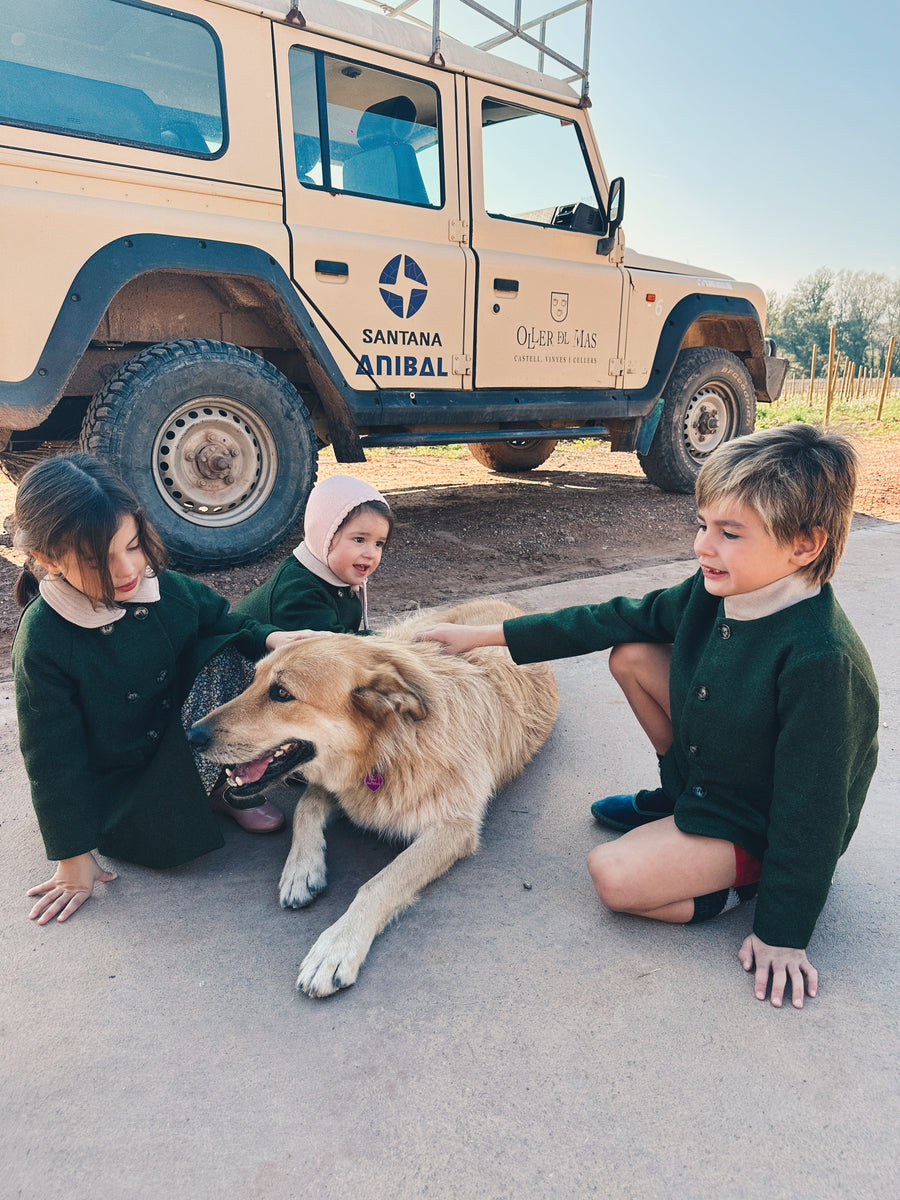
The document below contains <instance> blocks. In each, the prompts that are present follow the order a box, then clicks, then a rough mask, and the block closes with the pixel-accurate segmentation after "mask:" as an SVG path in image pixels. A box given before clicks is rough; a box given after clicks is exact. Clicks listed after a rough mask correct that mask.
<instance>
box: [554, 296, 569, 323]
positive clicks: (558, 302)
mask: <svg viewBox="0 0 900 1200" xmlns="http://www.w3.org/2000/svg"><path fill="white" fill-rule="evenodd" d="M568 315H569V293H568V292H551V293H550V316H551V317H552V318H553V320H554V321H564V320H565V319H566V317H567V316H568Z"/></svg>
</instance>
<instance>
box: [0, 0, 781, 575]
mask: <svg viewBox="0 0 900 1200" xmlns="http://www.w3.org/2000/svg"><path fill="white" fill-rule="evenodd" d="M562 61H564V60H562ZM584 78H586V76H585V77H584ZM0 212H2V217H3V219H2V223H0V264H2V287H0V449H2V450H3V455H2V461H3V463H4V464H5V466H6V468H7V470H8V471H10V472H15V471H16V470H18V469H20V468H21V465H22V463H23V462H27V461H30V458H31V457H32V456H33V455H34V454H35V453H39V452H45V451H46V450H47V449H53V448H56V447H58V446H59V445H60V443H65V442H67V441H72V440H78V439H80V442H81V445H82V446H83V447H86V448H88V449H90V450H92V451H95V452H96V453H97V454H99V455H101V456H103V457H105V458H107V459H108V460H110V461H111V462H112V463H113V464H114V465H115V466H116V467H117V468H118V469H119V471H120V472H121V473H122V474H123V475H124V476H125V478H126V479H127V480H128V481H129V482H130V483H131V485H132V487H133V488H134V489H135V491H136V492H137V493H138V495H139V496H140V498H141V499H142V501H143V503H144V505H145V506H146V508H147V510H148V512H149V514H150V516H151V519H152V520H153V521H154V523H155V524H156V525H157V527H158V528H159V530H160V532H161V533H162V535H163V537H164V538H165V540H166V542H167V544H168V546H169V549H170V551H171V553H172V555H173V558H174V559H175V560H176V561H178V562H180V563H182V564H184V565H187V566H193V567H202V566H204V565H207V564H213V563H214V564H217V565H225V564H235V563H239V562H243V561H247V560H250V559H252V558H254V557H255V556H257V555H260V554H262V553H263V552H265V551H266V550H267V549H270V548H271V547H272V546H273V545H275V544H276V543H277V542H278V541H280V540H281V539H282V538H284V537H285V536H286V535H287V534H288V533H289V531H290V530H291V528H292V526H293V525H294V524H295V523H296V521H297V520H298V517H299V515H300V514H301V512H302V510H303V506H304V503H305V500H306V496H307V494H308V492H309V489H310V487H311V486H312V484H313V482H314V480H315V476H316V464H317V453H318V449H319V447H321V446H323V445H326V444H330V445H331V446H333V447H334V451H335V454H336V457H337V459H338V461H339V462H342V463H348V464H352V463H356V462H362V461H365V452H366V450H367V448H369V447H371V446H421V445H433V444H437V443H449V442H466V443H470V444H471V448H472V452H473V453H474V454H475V456H476V457H477V458H478V459H479V461H481V462H483V463H485V464H486V465H487V466H490V467H493V468H494V469H497V470H501V471H516V470H526V469H528V468H531V467H535V466H537V465H538V464H539V463H541V462H543V461H544V460H545V459H546V458H547V456H548V455H549V454H550V453H551V452H552V450H553V447H554V445H555V444H556V442H557V441H558V440H559V439H565V438H575V437H603V438H608V439H610V441H611V443H612V448H613V449H614V450H626V451H633V450H636V451H637V453H638V455H639V456H640V461H641V464H642V465H643V467H644V470H645V472H646V474H647V475H648V477H649V478H650V479H651V480H652V481H653V482H654V483H656V484H658V485H659V486H660V487H663V488H667V489H672V490H688V489H690V488H691V487H692V485H693V480H694V477H695V475H696V473H697V471H698V469H699V467H700V465H701V464H702V462H703V460H704V458H705V457H706V456H707V455H708V454H709V453H710V451H712V450H713V449H714V448H715V447H716V446H717V445H718V444H719V443H720V442H722V441H724V440H725V439H727V438H731V437H733V436H735V435H736V434H740V433H743V432H745V431H747V430H749V429H751V428H752V427H753V424H754V414H755V405H756V401H757V399H760V400H763V401H765V400H774V399H776V398H777V395H778V393H779V391H780V388H781V383H782V380H783V376H784V365H785V364H784V362H783V360H780V359H776V358H775V357H774V356H773V353H772V352H771V350H772V348H771V347H769V350H770V352H769V353H767V346H766V343H765V340H764V320H765V302H764V297H763V294H762V292H761V291H760V290H759V289H758V288H756V287H754V286H751V285H749V284H742V283H736V282H735V281H734V280H732V279H730V278H728V277H726V276H724V275H719V274H715V273H714V272H711V271H701V270H699V269H697V268H694V267H689V266H685V265H683V264H679V263H672V262H665V261H662V260H659V259H652V258H646V257H643V256H642V255H640V254H636V253H633V252H632V251H631V250H629V249H627V248H626V246H625V242H624V237H623V230H622V227H621V222H622V216H623V212H624V184H623V183H622V181H621V180H620V179H618V180H613V181H612V182H610V181H609V180H608V178H607V175H606V172H605V170H604V168H603V164H602V162H601V159H600V154H599V151H598V149H597V144H596V141H595V138H594V134H593V131H592V129H591V125H590V122H589V119H588V106H587V105H586V103H585V91H584V87H582V89H581V90H580V91H579V90H578V89H573V88H572V87H571V86H570V85H569V83H566V82H562V81H560V80H558V79H556V78H554V77H552V76H551V75H549V74H545V73H541V72H538V71H536V70H532V69H530V68H528V67H524V66H519V65H517V64H514V63H511V62H506V61H504V60H503V59H500V58H498V57H495V56H493V55H492V54H490V53H487V52H484V51H480V50H475V49H472V48H470V47H467V46H464V45H462V44H461V43H458V42H454V41H451V40H449V39H446V38H444V39H441V38H440V36H439V32H438V31H437V29H436V27H435V28H434V29H428V28H420V27H417V26H415V25H410V24H406V23H404V22H402V21H399V20H396V19H392V18H390V17H386V16H379V15H377V14H374V13H369V12H366V11H361V10H359V9H356V8H352V7H348V6H345V5H342V4H339V3H337V2H335V0H300V3H299V5H297V6H294V5H292V4H291V3H290V0H268V2H266V0H172V3H171V4H167V5H165V6H161V5H158V4H152V3H145V2H143V0H66V2H65V3H63V4H60V3H57V2H55V0H3V3H2V5H0Z"/></svg>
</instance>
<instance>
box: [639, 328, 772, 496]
mask: <svg viewBox="0 0 900 1200" xmlns="http://www.w3.org/2000/svg"><path fill="white" fill-rule="evenodd" d="M664 396H665V403H664V405H663V411H662V416H661V418H660V421H659V425H658V427H657V430H656V433H655V434H654V437H653V441H652V442H651V444H650V449H649V450H648V452H647V453H646V454H639V455H638V461H639V462H640V464H641V468H642V469H643V472H644V474H645V475H646V476H647V478H648V479H649V480H650V482H651V483H654V484H656V486H657V487H658V488H661V489H662V491H664V492H692V491H693V490H694V483H695V481H696V479H697V476H698V475H699V473H700V468H701V467H702V466H703V464H704V462H705V461H706V460H707V458H709V456H710V454H712V452H713V450H715V449H716V447H717V446H721V444H722V443H723V442H728V441H730V440H731V439H732V438H735V437H740V436H741V435H742V434H745V433H750V432H751V430H752V429H753V427H754V425H755V424H756V391H755V389H754V387H753V382H752V381H751V379H750V375H749V374H748V372H747V368H746V367H745V366H744V364H743V363H742V362H741V360H740V359H739V358H737V357H736V356H735V355H734V354H731V353H730V352H729V351H728V350H718V349H715V348H714V347H708V346H701V347H697V348H696V349H692V350H682V352H681V353H680V354H679V356H678V358H677V360H676V362H675V367H674V369H673V371H672V375H671V377H670V379H669V382H668V383H667V384H666V387H665V390H664Z"/></svg>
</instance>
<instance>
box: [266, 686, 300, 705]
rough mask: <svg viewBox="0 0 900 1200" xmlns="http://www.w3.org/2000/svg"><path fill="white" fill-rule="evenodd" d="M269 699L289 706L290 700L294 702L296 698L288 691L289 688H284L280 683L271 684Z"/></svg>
mask: <svg viewBox="0 0 900 1200" xmlns="http://www.w3.org/2000/svg"><path fill="white" fill-rule="evenodd" d="M269 699H270V700H274V701H275V703H276V704H287V702H288V700H293V699H294V697H293V696H292V695H291V693H290V692H289V691H288V690H287V688H285V687H282V686H281V684H280V683H270V684H269Z"/></svg>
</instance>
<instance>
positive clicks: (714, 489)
mask: <svg viewBox="0 0 900 1200" xmlns="http://www.w3.org/2000/svg"><path fill="white" fill-rule="evenodd" d="M856 475H857V454H856V449H855V447H854V445H853V442H852V441H851V439H850V438H849V437H847V436H846V435H845V434H842V433H832V432H831V431H829V430H826V429H823V428H822V427H821V426H817V425H806V424H804V423H802V422H795V423H792V424H790V425H778V426H776V427H775V428H774V429H758V430H757V431H756V432H755V433H748V434H746V435H745V436H744V437H739V438H734V440H733V441H730V442H725V443H723V445H721V446H719V448H718V449H717V450H715V451H714V452H713V453H712V454H711V455H710V457H709V459H708V460H707V461H706V462H705V463H704V464H703V466H702V468H701V469H700V474H699V475H698V476H697V485H696V489H695V491H696V496H697V504H698V506H699V507H700V508H705V507H707V506H708V505H710V504H714V503H716V502H718V501H721V500H723V499H725V498H733V499H735V500H737V501H738V502H739V503H740V504H746V505H747V507H748V508H752V509H753V511H754V512H755V513H757V515H758V516H759V518H760V520H761V521H762V523H763V526H764V528H765V530H766V532H767V533H768V534H769V536H770V537H773V538H775V540H776V541H777V542H780V543H782V544H786V543H788V542H791V541H793V539H794V538H795V537H797V535H798V534H808V533H811V532H812V530H813V529H823V530H824V531H825V533H826V535H827V537H826V541H825V545H824V546H823V548H822V550H821V552H820V553H819V554H818V555H817V556H816V558H815V559H814V560H813V561H812V562H811V563H809V564H808V565H807V566H805V567H801V568H800V573H802V574H805V575H806V576H807V577H808V578H809V579H810V580H811V581H812V582H813V583H819V584H823V583H827V581H828V580H829V579H830V578H831V576H832V575H833V574H834V572H835V569H836V568H837V565H838V562H839V561H840V557H841V555H842V554H843V552H844V546H845V544H846V541H847V534H848V533H849V531H850V521H851V518H852V516H853V497H854V494H855V492H856Z"/></svg>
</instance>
